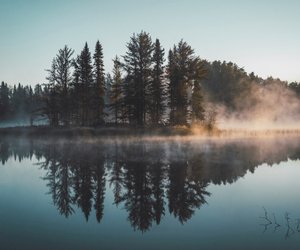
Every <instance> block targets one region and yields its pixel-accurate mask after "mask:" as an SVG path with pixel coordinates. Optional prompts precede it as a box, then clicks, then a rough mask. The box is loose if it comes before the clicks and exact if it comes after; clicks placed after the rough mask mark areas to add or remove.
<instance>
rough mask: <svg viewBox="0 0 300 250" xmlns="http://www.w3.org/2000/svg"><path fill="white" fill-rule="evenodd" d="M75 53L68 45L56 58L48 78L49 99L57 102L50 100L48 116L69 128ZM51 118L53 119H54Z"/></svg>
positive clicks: (48, 102)
mask: <svg viewBox="0 0 300 250" xmlns="http://www.w3.org/2000/svg"><path fill="white" fill-rule="evenodd" d="M73 53H74V51H73V50H72V49H70V48H68V46H67V45H66V46H65V47H64V48H63V49H60V50H59V51H58V54H57V55H56V57H55V58H54V59H53V60H52V65H51V69H49V70H47V71H48V73H49V75H48V77H47V78H46V79H47V80H48V81H49V89H50V91H49V94H50V96H48V98H55V100H48V101H47V104H48V105H52V106H48V107H47V110H48V112H47V113H48V115H50V116H52V118H53V117H54V116H55V117H56V118H55V120H57V121H56V122H55V123H57V124H55V125H58V124H59V121H61V122H62V124H63V125H65V126H68V125H69V123H70V96H69V88H70V85H71V83H72V76H71V68H72V61H73V60H72V55H73ZM52 118H51V119H52Z"/></svg>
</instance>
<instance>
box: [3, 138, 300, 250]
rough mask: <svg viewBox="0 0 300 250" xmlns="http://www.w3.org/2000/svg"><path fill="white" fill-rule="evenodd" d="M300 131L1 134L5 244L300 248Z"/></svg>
mask: <svg viewBox="0 0 300 250" xmlns="http://www.w3.org/2000/svg"><path fill="white" fill-rule="evenodd" d="M299 139H300V137H299V136H297V135H295V136H292V135H289V136H275V137H271V136H270V137H261V138H258V137H257V138H255V137H251V138H223V139H222V138H221V139H199V138H194V139H191V138H189V139H182V138H180V137H174V138H146V139H144V140H143V139H141V140H137V139H128V140H125V139H121V138H119V139H111V140H108V139H102V140H79V139H73V140H67V139H58V138H54V139H45V138H44V139H37V138H35V139H34V138H32V139H30V138H16V137H4V138H1V139H0V200H1V202H0V225H1V227H0V244H1V245H0V248H1V249H5V250H6V249H300V193H299V190H300V161H299V159H300V140H299Z"/></svg>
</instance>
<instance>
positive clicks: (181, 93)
mask: <svg viewBox="0 0 300 250" xmlns="http://www.w3.org/2000/svg"><path fill="white" fill-rule="evenodd" d="M202 70H203V68H202V64H201V63H200V59H199V58H198V57H195V56H194V50H193V49H192V48H191V46H190V45H188V44H187V43H186V42H184V41H182V40H181V41H180V42H179V43H178V45H177V46H174V47H173V49H172V50H171V51H170V52H169V63H168V69H167V72H168V78H169V87H168V91H169V97H170V102H169V103H170V123H171V124H173V125H186V124H187V123H188V118H189V110H190V108H189V103H190V100H189V94H188V91H189V89H191V88H193V84H194V83H196V85H198V86H196V88H195V96H194V100H195V99H196V98H195V97H196V94H197V95H199V93H197V91H198V90H199V81H200V80H201V77H203V76H202ZM198 92H199V91H198ZM197 105H198V104H197ZM199 105H200V104H199ZM194 106H196V103H195V102H194Z"/></svg>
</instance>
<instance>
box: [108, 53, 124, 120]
mask: <svg viewBox="0 0 300 250" xmlns="http://www.w3.org/2000/svg"><path fill="white" fill-rule="evenodd" d="M113 62H114V68H113V79H112V86H111V93H110V94H111V96H110V97H111V98H110V103H111V105H110V107H111V110H112V112H113V116H114V121H115V124H117V123H118V120H119V119H120V117H121V109H122V75H121V62H120V60H119V58H118V57H117V56H116V57H115V59H114V60H113Z"/></svg>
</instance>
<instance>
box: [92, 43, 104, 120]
mask: <svg viewBox="0 0 300 250" xmlns="http://www.w3.org/2000/svg"><path fill="white" fill-rule="evenodd" d="M93 58H94V76H95V81H94V86H93V93H92V95H93V97H92V108H93V112H94V123H95V124H97V125H98V124H101V123H103V122H104V91H105V77H104V64H103V51H102V45H101V44H100V42H99V41H97V43H96V47H95V53H94V56H93Z"/></svg>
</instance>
